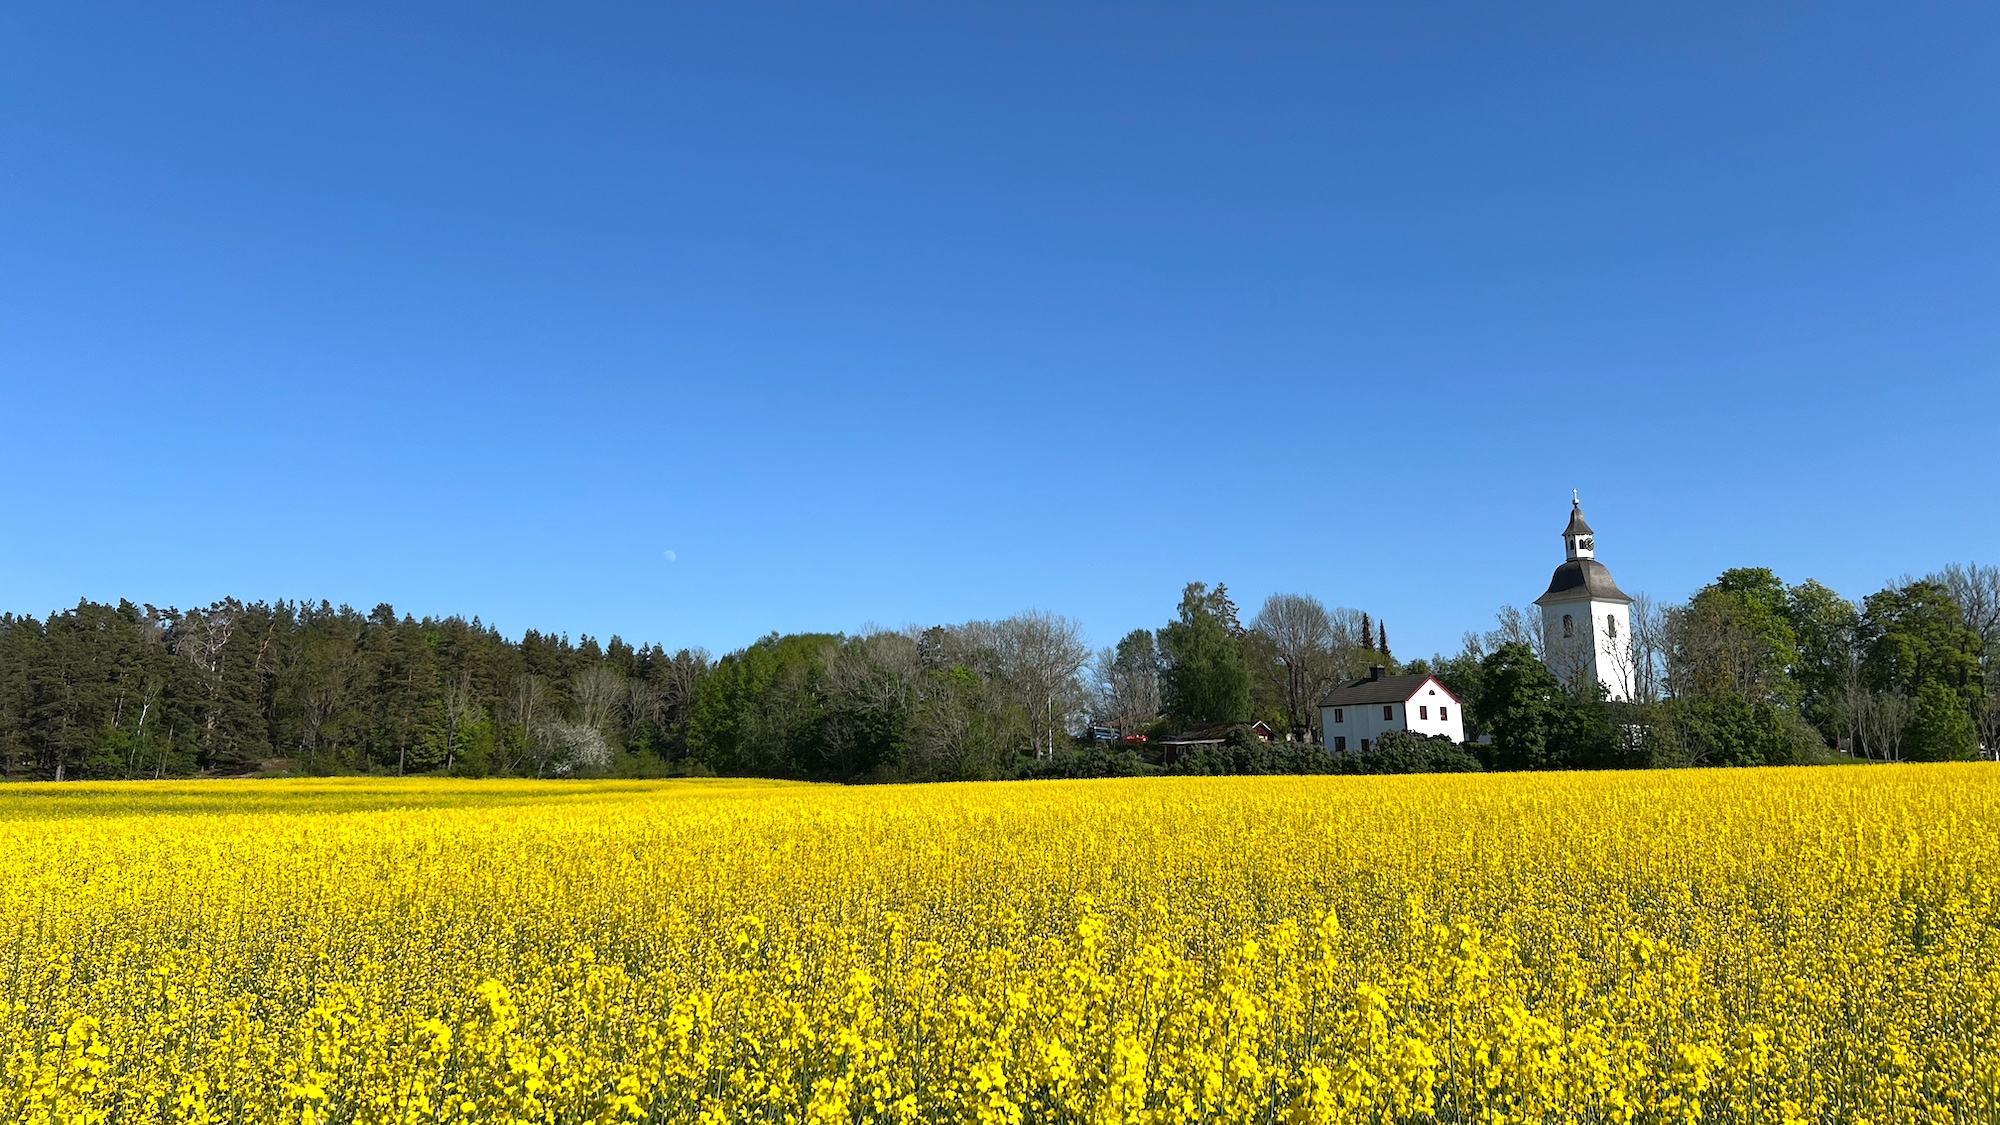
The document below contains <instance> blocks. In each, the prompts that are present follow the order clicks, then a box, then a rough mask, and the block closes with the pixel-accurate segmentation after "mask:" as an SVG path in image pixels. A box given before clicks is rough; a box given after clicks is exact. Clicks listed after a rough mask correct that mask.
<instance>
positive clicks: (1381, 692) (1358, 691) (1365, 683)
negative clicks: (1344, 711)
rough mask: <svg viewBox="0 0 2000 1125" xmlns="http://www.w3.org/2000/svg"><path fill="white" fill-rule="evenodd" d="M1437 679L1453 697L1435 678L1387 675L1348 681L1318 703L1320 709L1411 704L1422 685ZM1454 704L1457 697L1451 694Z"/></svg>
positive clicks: (1448, 693) (1449, 691)
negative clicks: (1380, 704)
mask: <svg viewBox="0 0 2000 1125" xmlns="http://www.w3.org/2000/svg"><path fill="white" fill-rule="evenodd" d="M1433 680H1437V686H1438V690H1439V691H1441V692H1444V693H1445V694H1446V695H1451V689H1450V688H1447V687H1445V686H1444V682H1443V681H1442V680H1438V678H1437V677H1436V676H1384V677H1382V678H1381V679H1379V680H1368V679H1361V680H1348V681H1347V682H1346V683H1343V684H1341V685H1339V686H1338V687H1335V688H1334V689H1333V690H1332V691H1329V692H1327V693H1326V697H1325V698H1323V699H1321V700H1320V701H1319V705H1320V706H1321V707H1366V706H1367V705H1368V704H1370V703H1408V702H1409V701H1410V700H1412V699H1414V698H1416V694H1417V692H1418V691H1419V690H1421V689H1422V688H1423V686H1424V685H1425V684H1427V683H1430V682H1431V681H1433ZM1451 701H1452V702H1453V703H1456V702H1458V697H1457V696H1455V695H1451Z"/></svg>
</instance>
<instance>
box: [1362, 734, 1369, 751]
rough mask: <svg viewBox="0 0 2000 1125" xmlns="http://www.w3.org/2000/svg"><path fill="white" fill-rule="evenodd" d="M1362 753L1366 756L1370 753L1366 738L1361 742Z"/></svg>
mask: <svg viewBox="0 0 2000 1125" xmlns="http://www.w3.org/2000/svg"><path fill="white" fill-rule="evenodd" d="M1361 752H1362V753H1364V754H1365V753H1367V752H1368V740H1367V739H1365V738H1364V739H1362V740H1361Z"/></svg>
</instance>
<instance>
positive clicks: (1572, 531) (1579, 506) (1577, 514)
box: [1563, 500, 1596, 539]
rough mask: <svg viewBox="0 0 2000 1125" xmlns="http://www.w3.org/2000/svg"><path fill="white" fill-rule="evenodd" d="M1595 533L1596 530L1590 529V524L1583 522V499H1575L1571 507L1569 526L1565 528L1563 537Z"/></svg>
mask: <svg viewBox="0 0 2000 1125" xmlns="http://www.w3.org/2000/svg"><path fill="white" fill-rule="evenodd" d="M1595 534H1596V532H1594V531H1592V530H1590V525H1589V524H1587V523H1585V522H1583V501H1581V500H1577V501H1573V502H1572V503H1571V504H1570V507H1569V526H1568V527H1565V528H1563V538H1564V539H1567V538H1569V537H1570V536H1572V535H1595Z"/></svg>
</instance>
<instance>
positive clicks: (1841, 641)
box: [1785, 579, 1861, 738]
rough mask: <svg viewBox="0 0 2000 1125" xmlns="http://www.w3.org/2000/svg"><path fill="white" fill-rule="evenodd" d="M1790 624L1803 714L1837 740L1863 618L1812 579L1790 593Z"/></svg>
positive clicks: (1787, 611)
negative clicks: (1796, 643)
mask: <svg viewBox="0 0 2000 1125" xmlns="http://www.w3.org/2000/svg"><path fill="white" fill-rule="evenodd" d="M1785 621H1786V623H1787V624H1789V625H1790V626H1791V627H1792V635H1793V636H1794V637H1795V638H1796V639H1797V642H1798V655H1797V658H1796V659H1795V661H1794V662H1793V664H1792V676H1793V679H1794V680H1796V681H1797V683H1798V688H1799V691H1798V696H1799V706H1800V710H1801V711H1802V712H1803V714H1804V715H1805V717H1806V718H1807V719H1808V720H1810V721H1811V722H1812V724H1813V725H1814V726H1815V727H1817V728H1818V729H1819V730H1820V732H1821V733H1822V735H1824V736H1825V737H1827V738H1837V737H1839V734H1840V728H1841V721H1842V718H1843V715H1842V711H1841V707H1842V690H1843V688H1844V686H1845V681H1846V677H1847V673H1848V667H1849V664H1850V662H1851V661H1852V659H1853V653H1854V644H1855V631H1856V629H1857V628H1858V627H1859V625H1860V623H1861V618H1860V614H1859V613H1858V612H1857V611H1856V610H1855V608H1854V603H1853V602H1850V601H1848V600H1847V599H1846V598H1843V597H1841V596H1840V595H1839V594H1837V593H1835V592H1833V591H1832V590H1831V589H1828V588H1827V587H1826V586H1823V585H1821V584H1820V583H1818V582H1815V581H1813V580H1812V579H1807V580H1806V581H1804V582H1801V583H1799V584H1798V585H1796V586H1793V587H1791V588H1789V589H1787V590H1786V591H1785Z"/></svg>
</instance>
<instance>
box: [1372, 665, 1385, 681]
mask: <svg viewBox="0 0 2000 1125" xmlns="http://www.w3.org/2000/svg"><path fill="white" fill-rule="evenodd" d="M1387 671H1388V669H1387V668H1384V667H1382V666H1381V665H1380V664H1370V665H1369V666H1368V678H1369V679H1371V680H1379V679H1381V678H1382V673H1384V672H1387Z"/></svg>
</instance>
